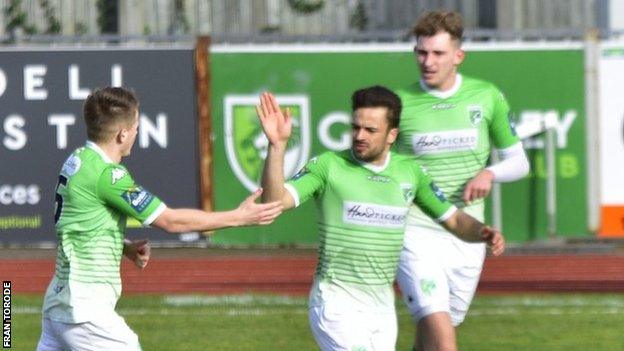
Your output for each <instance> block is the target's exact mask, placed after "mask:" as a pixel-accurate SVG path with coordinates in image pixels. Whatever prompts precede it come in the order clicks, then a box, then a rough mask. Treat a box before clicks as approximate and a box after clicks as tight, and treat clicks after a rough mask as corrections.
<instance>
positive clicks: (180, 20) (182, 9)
mask: <svg viewBox="0 0 624 351" xmlns="http://www.w3.org/2000/svg"><path fill="white" fill-rule="evenodd" d="M190 30H191V26H190V24H189V22H188V19H187V18H186V4H185V1H184V0H175V1H174V2H173V21H171V27H170V28H169V34H187V33H188V32H189V31H190Z"/></svg>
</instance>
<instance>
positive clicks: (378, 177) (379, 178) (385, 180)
mask: <svg viewBox="0 0 624 351" xmlns="http://www.w3.org/2000/svg"><path fill="white" fill-rule="evenodd" d="M366 179H368V180H370V181H371V182H378V183H389V182H390V178H388V177H386V176H381V175H371V176H368V177H366Z"/></svg>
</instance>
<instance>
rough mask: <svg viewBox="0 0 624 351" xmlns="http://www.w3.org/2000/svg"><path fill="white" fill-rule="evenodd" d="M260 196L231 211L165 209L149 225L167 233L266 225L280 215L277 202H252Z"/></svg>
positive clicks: (280, 206)
mask: <svg viewBox="0 0 624 351" xmlns="http://www.w3.org/2000/svg"><path fill="white" fill-rule="evenodd" d="M261 194H262V190H261V189H258V190H256V192H254V193H253V194H251V195H250V196H249V197H247V199H245V201H243V202H242V203H241V204H240V205H239V206H238V208H236V209H234V210H231V211H222V212H206V211H202V210H195V209H190V208H180V209H173V208H166V209H165V210H164V211H163V212H162V213H161V214H160V215H159V216H158V217H157V218H156V220H154V222H152V225H153V226H155V227H158V228H160V229H163V230H165V231H168V232H170V233H184V232H189V231H200V232H204V231H210V230H215V229H221V228H228V227H238V226H247V225H258V224H260V225H266V224H270V223H271V222H273V220H274V219H275V218H276V217H277V216H279V215H280V213H282V208H283V206H282V204H281V203H280V202H271V203H266V204H257V203H255V201H256V200H257V199H258V198H259V197H260V195H261Z"/></svg>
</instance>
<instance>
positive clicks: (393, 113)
mask: <svg viewBox="0 0 624 351" xmlns="http://www.w3.org/2000/svg"><path fill="white" fill-rule="evenodd" d="M362 107H386V108H388V113H387V115H386V117H387V118H388V126H389V127H390V129H392V128H398V127H399V120H400V118H401V99H400V98H399V97H398V96H397V94H395V93H394V92H392V90H390V89H388V88H385V87H382V86H380V85H375V86H372V87H368V88H363V89H359V90H356V91H355V92H354V93H353V95H352V96H351V108H352V109H353V111H355V110H357V109H358V108H362Z"/></svg>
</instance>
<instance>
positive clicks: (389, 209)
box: [342, 201, 407, 228]
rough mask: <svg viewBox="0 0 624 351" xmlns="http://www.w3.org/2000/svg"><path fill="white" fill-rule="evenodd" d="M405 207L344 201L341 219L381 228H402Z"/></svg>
mask: <svg viewBox="0 0 624 351" xmlns="http://www.w3.org/2000/svg"><path fill="white" fill-rule="evenodd" d="M406 215H407V207H396V206H383V205H377V204H369V203H363V202H351V201H345V202H343V205H342V221H343V222H345V223H349V224H358V225H365V226H373V227H383V228H403V226H404V225H405V217H406Z"/></svg>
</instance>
